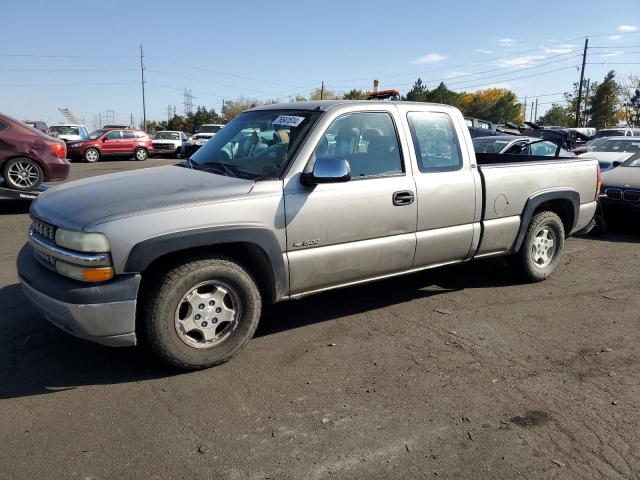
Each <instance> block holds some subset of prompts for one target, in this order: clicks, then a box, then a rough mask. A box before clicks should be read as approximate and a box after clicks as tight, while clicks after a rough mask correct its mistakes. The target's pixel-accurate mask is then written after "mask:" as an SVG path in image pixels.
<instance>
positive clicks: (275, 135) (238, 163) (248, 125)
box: [188, 110, 320, 180]
mask: <svg viewBox="0 0 640 480" xmlns="http://www.w3.org/2000/svg"><path fill="white" fill-rule="evenodd" d="M319 115H320V114H319V113H318V112H313V111H309V110H301V111H298V110H256V111H250V112H245V113H242V114H240V115H238V116H237V117H236V118H235V119H234V120H233V121H232V122H231V123H229V124H228V125H226V126H225V127H224V128H223V129H222V130H221V131H220V133H218V134H217V135H215V136H214V137H212V138H211V140H209V141H208V142H207V143H206V144H205V145H204V146H203V147H202V148H200V149H199V150H198V151H197V152H196V153H194V154H193V156H192V157H191V158H190V159H189V160H188V161H189V164H190V165H191V166H192V167H193V168H197V169H203V170H211V171H213V172H214V173H218V174H222V175H227V176H231V177H233V176H236V177H241V178H250V179H252V180H257V179H267V178H270V179H273V178H279V177H280V175H281V174H282V172H283V171H284V169H285V168H286V167H287V164H288V163H289V160H290V159H291V158H292V157H293V155H294V154H295V151H296V149H297V148H298V146H299V145H300V143H301V142H302V140H303V139H304V137H305V136H306V134H307V132H308V131H309V128H310V127H311V125H312V124H313V123H314V122H315V120H316V119H317V118H318V116H319Z"/></svg>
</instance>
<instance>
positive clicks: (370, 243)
mask: <svg viewBox="0 0 640 480" xmlns="http://www.w3.org/2000/svg"><path fill="white" fill-rule="evenodd" d="M248 131H253V132H254V133H255V135H254V134H251V135H250V136H248V135H247V132H248ZM239 143H241V144H242V145H239ZM479 157H480V158H479V159H477V158H476V156H475V154H474V150H473V144H472V142H471V137H470V135H469V131H468V129H467V127H466V124H465V121H464V119H463V117H462V115H461V114H460V112H459V111H458V110H457V109H455V108H453V107H449V106H444V105H437V104H425V103H401V102H398V103H394V102H366V101H361V102H350V101H325V102H301V103H285V104H277V105H263V106H260V107H257V108H254V109H253V110H250V111H247V112H244V113H242V114H241V115H239V116H238V117H236V119H234V120H233V121H232V122H231V123H230V124H229V125H227V126H225V127H224V128H223V129H222V130H221V131H220V132H219V133H218V134H216V135H215V137H213V138H212V139H211V141H209V142H208V143H207V144H206V145H205V146H204V147H203V148H202V149H200V150H199V151H198V152H197V153H196V154H194V155H193V156H192V157H190V158H188V159H187V161H186V162H185V164H184V165H183V166H165V167H157V168H153V169H145V170H140V171H131V172H126V173H117V174H112V175H104V176H100V177H95V178H91V179H84V180H79V181H76V182H73V183H69V184H66V185H61V186H59V187H56V188H55V189H52V190H50V191H48V192H46V193H43V194H42V195H41V196H40V197H39V198H38V199H37V200H36V201H35V202H34V204H33V205H32V207H31V215H32V217H33V224H32V227H31V229H30V231H29V244H28V245H26V246H25V247H24V248H23V249H22V251H21V252H20V255H19V258H18V270H19V274H20V277H21V281H22V285H23V288H24V292H25V294H26V296H27V297H28V298H29V299H31V300H32V301H33V303H34V304H35V305H36V306H37V307H39V309H40V310H41V311H42V313H43V314H44V315H45V316H46V317H47V318H48V319H49V320H50V321H51V322H52V323H54V324H55V325H57V326H59V327H60V328H62V329H64V330H66V331H67V332H69V333H71V334H73V335H76V336H78V337H81V338H85V339H88V340H92V341H95V342H98V343H102V344H105V345H113V346H127V345H135V344H136V343H137V342H138V341H139V340H143V341H145V342H147V343H148V345H150V347H151V348H152V349H153V350H154V351H155V352H156V353H157V354H158V355H159V356H160V357H161V358H163V359H164V360H166V361H168V362H170V363H172V364H174V365H177V366H179V367H182V368H186V369H195V368H202V367H207V366H211V365H214V364H217V363H220V362H222V361H225V360H227V359H228V358H230V357H231V356H232V355H233V354H234V353H235V352H237V351H238V350H239V349H240V348H241V347H242V346H243V345H244V344H245V343H246V342H247V341H248V340H249V339H250V338H251V336H252V335H253V333H254V331H255V329H256V326H257V325H258V321H259V319H260V314H261V309H262V305H263V303H271V302H279V301H282V300H287V299H292V298H300V297H303V296H305V295H309V294H312V293H315V292H319V291H322V290H327V289H332V288H336V287H343V286H347V285H353V284H356V283H360V282H367V281H371V280H376V279H381V278H387V277H391V276H396V275H401V274H405V273H409V272H414V271H418V270H422V269H426V268H432V267H436V266H439V265H446V264H453V263H459V262H465V261H468V260H472V259H474V258H482V257H491V256H498V255H511V256H513V258H514V260H515V261H514V262H513V263H514V264H516V265H517V266H518V267H519V268H520V269H521V271H522V272H523V274H524V275H525V276H526V278H528V279H529V280H532V281H538V280H543V279H545V278H547V277H548V276H549V275H551V273H552V272H553V271H554V270H555V268H556V266H557V265H558V262H559V260H560V256H561V254H562V251H563V247H564V240H565V237H566V236H568V235H570V234H572V233H574V232H576V231H578V230H580V229H583V228H585V227H587V226H588V225H589V224H590V223H591V222H592V218H593V216H594V212H595V209H596V201H595V199H596V198H597V194H598V192H597V190H598V177H599V171H598V165H597V162H595V161H590V160H573V159H549V157H542V158H541V157H530V156H515V158H513V157H508V156H504V155H502V156H497V155H493V156H492V155H479ZM488 274H490V273H488Z"/></svg>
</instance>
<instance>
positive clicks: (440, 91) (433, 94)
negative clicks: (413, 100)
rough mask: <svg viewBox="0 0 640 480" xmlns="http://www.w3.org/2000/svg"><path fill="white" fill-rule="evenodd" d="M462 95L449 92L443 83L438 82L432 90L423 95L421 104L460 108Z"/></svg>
mask: <svg viewBox="0 0 640 480" xmlns="http://www.w3.org/2000/svg"><path fill="white" fill-rule="evenodd" d="M461 96H462V94H460V93H458V92H454V91H453V90H449V89H448V88H447V86H446V85H445V84H444V82H440V85H438V86H437V87H436V88H434V89H433V90H427V92H426V93H425V94H424V95H423V98H424V100H421V101H423V102H433V103H444V104H445V105H453V106H454V107H459V106H460V97H461Z"/></svg>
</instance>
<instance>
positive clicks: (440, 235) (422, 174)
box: [406, 110, 482, 267]
mask: <svg viewBox="0 0 640 480" xmlns="http://www.w3.org/2000/svg"><path fill="white" fill-rule="evenodd" d="M406 115H407V122H408V124H409V130H410V132H411V139H412V143H413V150H414V152H413V153H414V158H415V160H416V163H417V171H416V173H415V182H416V189H417V195H418V222H417V232H416V237H417V245H416V255H415V261H414V266H415V267H424V266H430V265H437V264H442V263H449V262H454V261H458V260H463V259H465V258H466V257H467V255H468V254H469V252H470V250H471V247H472V243H473V241H474V232H475V237H477V236H478V234H479V228H480V226H479V223H476V222H479V220H480V214H481V208H482V207H481V202H482V198H481V196H480V197H478V192H479V191H480V188H481V187H480V183H479V178H478V177H479V176H478V174H477V170H476V169H475V168H471V167H470V163H471V162H470V158H469V152H468V151H467V150H466V149H463V148H462V144H461V141H460V139H459V138H458V133H457V132H458V131H462V130H461V129H458V130H457V129H456V128H455V126H454V121H453V119H452V118H451V117H450V116H449V114H448V113H447V112H446V111H437V110H434V111H413V112H412V111H408V112H407V114H406ZM461 127H462V126H461ZM469 140H470V139H469ZM463 141H464V139H463ZM473 163H474V164H475V158H473Z"/></svg>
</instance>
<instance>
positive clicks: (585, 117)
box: [582, 78, 591, 127]
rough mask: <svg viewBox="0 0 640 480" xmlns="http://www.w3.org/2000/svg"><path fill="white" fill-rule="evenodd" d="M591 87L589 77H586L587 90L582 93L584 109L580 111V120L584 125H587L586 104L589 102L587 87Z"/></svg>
mask: <svg viewBox="0 0 640 480" xmlns="http://www.w3.org/2000/svg"><path fill="white" fill-rule="evenodd" d="M590 88H591V79H590V78H587V91H586V92H585V93H584V110H583V111H582V121H583V122H584V126H585V127H586V126H587V122H586V119H587V104H588V103H589V89H590Z"/></svg>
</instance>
